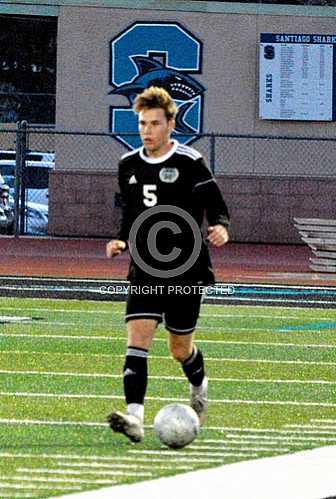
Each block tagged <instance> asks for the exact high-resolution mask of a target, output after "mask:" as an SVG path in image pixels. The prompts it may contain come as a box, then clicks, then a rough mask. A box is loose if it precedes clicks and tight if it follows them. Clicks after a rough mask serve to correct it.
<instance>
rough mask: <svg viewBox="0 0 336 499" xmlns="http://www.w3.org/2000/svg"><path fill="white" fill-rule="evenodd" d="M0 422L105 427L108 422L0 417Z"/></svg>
mask: <svg viewBox="0 0 336 499" xmlns="http://www.w3.org/2000/svg"><path fill="white" fill-rule="evenodd" d="M0 424H10V425H20V424H22V425H40V426H94V427H104V428H105V427H106V426H108V423H99V422H90V421H48V420H40V419H12V418H11V419H6V418H1V419H0Z"/></svg>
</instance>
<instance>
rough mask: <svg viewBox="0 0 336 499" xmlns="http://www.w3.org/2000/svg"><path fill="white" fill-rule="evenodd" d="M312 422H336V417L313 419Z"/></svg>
mask: <svg viewBox="0 0 336 499" xmlns="http://www.w3.org/2000/svg"><path fill="white" fill-rule="evenodd" d="M311 422H312V423H335V424H336V419H312V420H311Z"/></svg>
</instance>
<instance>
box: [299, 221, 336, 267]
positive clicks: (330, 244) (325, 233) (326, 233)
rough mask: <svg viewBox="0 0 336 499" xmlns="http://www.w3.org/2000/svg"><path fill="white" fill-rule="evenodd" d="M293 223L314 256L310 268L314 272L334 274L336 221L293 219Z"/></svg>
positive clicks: (335, 265)
mask: <svg viewBox="0 0 336 499" xmlns="http://www.w3.org/2000/svg"><path fill="white" fill-rule="evenodd" d="M294 222H295V223H294V225H295V227H296V228H297V229H298V231H299V234H300V236H301V239H302V241H304V242H305V243H306V244H308V246H309V247H310V248H311V250H312V253H313V255H314V256H313V257H311V258H310V262H311V264H310V268H311V269H312V270H314V271H315V272H336V219H335V220H331V219H325V218H294Z"/></svg>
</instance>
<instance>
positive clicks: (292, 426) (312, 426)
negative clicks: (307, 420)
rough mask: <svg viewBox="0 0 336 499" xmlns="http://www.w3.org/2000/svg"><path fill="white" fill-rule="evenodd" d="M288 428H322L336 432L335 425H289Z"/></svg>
mask: <svg viewBox="0 0 336 499" xmlns="http://www.w3.org/2000/svg"><path fill="white" fill-rule="evenodd" d="M286 428H313V429H314V428H321V430H335V429H336V426H335V425H322V424H321V425H314V424H303V425H299V424H288V425H286Z"/></svg>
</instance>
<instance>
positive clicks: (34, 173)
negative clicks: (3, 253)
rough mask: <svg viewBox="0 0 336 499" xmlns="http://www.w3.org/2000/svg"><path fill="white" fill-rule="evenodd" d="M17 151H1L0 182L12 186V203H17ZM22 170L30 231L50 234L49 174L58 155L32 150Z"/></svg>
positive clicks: (27, 224)
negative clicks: (15, 195)
mask: <svg viewBox="0 0 336 499" xmlns="http://www.w3.org/2000/svg"><path fill="white" fill-rule="evenodd" d="M15 154H16V153H15V151H12V150H0V184H3V183H6V184H8V185H9V188H10V203H13V204H14V192H15V176H14V175H15ZM26 158H27V159H26V166H25V169H24V172H23V179H22V180H23V184H24V186H25V214H26V233H27V234H39V235H43V234H47V233H48V185H49V173H50V171H51V170H53V169H54V167H55V154H54V153H50V152H40V151H30V152H28V153H27V156H26Z"/></svg>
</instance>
